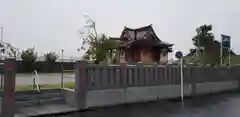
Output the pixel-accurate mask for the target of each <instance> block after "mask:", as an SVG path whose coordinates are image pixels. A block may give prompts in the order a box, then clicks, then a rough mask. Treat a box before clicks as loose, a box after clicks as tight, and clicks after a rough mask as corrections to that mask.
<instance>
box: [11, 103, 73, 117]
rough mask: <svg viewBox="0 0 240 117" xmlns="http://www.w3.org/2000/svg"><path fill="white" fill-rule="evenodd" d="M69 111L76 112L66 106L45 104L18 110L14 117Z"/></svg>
mask: <svg viewBox="0 0 240 117" xmlns="http://www.w3.org/2000/svg"><path fill="white" fill-rule="evenodd" d="M70 111H77V109H76V108H73V107H71V106H69V105H67V104H46V105H41V106H29V107H23V108H18V109H17V110H16V112H15V115H14V117H29V116H38V115H44V114H56V113H64V112H70Z"/></svg>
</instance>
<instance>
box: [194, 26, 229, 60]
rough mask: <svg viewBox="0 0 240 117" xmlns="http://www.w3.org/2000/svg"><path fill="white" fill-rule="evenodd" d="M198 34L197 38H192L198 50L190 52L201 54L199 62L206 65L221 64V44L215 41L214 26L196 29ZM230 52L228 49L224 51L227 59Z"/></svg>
mask: <svg viewBox="0 0 240 117" xmlns="http://www.w3.org/2000/svg"><path fill="white" fill-rule="evenodd" d="M196 33H197V34H196V36H194V37H193V38H192V41H193V45H194V46H195V48H196V49H190V52H191V53H192V52H194V53H198V54H199V57H198V59H199V62H202V63H204V64H219V63H220V47H221V42H219V41H218V40H215V39H214V35H213V33H212V25H206V24H205V25H202V26H200V27H198V28H197V29H196ZM193 50H195V51H193ZM228 51H229V50H228V49H227V48H224V49H223V56H224V57H226V55H227V54H228ZM231 53H232V52H231Z"/></svg>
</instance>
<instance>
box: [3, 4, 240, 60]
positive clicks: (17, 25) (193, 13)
mask: <svg viewBox="0 0 240 117" xmlns="http://www.w3.org/2000/svg"><path fill="white" fill-rule="evenodd" d="M239 6H240V0H0V26H3V27H4V40H5V41H7V42H9V43H11V44H12V45H14V46H15V47H18V48H22V49H24V48H29V47H36V49H37V51H38V53H39V54H43V53H44V52H48V51H55V52H59V51H60V50H61V49H64V50H65V53H64V54H65V55H67V56H75V57H76V56H80V55H82V54H83V53H78V52H77V48H78V47H80V44H81V42H80V39H79V34H78V30H80V29H81V28H82V27H83V26H84V21H85V18H84V17H83V15H84V14H88V16H89V17H91V19H93V20H94V21H95V22H96V26H97V30H98V32H99V33H105V34H106V35H108V36H114V37H118V36H120V33H121V31H122V30H123V28H124V26H128V27H130V28H137V27H142V26H145V25H149V24H153V27H154V29H155V31H156V34H157V35H158V36H159V37H160V39H161V40H163V41H166V42H169V43H174V44H175V45H174V50H181V51H183V52H184V53H187V52H188V51H189V48H191V47H192V41H191V38H192V37H193V36H194V35H195V29H196V27H198V26H200V25H202V24H212V25H213V32H214V34H215V36H216V39H217V40H220V34H221V33H224V34H227V35H230V36H231V37H232V48H233V50H234V51H235V52H237V53H240V7H239Z"/></svg>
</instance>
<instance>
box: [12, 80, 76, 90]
mask: <svg viewBox="0 0 240 117" xmlns="http://www.w3.org/2000/svg"><path fill="white" fill-rule="evenodd" d="M60 87H61V86H60V84H42V85H40V89H54V88H60ZM64 88H70V89H74V82H68V83H64ZM15 90H16V91H28V90H33V85H19V86H16V89H15Z"/></svg>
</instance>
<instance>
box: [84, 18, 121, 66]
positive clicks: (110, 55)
mask: <svg viewBox="0 0 240 117" xmlns="http://www.w3.org/2000/svg"><path fill="white" fill-rule="evenodd" d="M87 24H88V25H87V26H84V27H85V28H88V29H87V30H88V31H87V33H84V32H80V34H82V35H84V36H82V38H81V40H82V45H81V50H85V51H86V52H85V54H84V56H83V59H85V60H92V61H94V63H97V64H98V63H100V62H102V61H104V60H107V59H112V60H113V59H115V58H114V57H115V51H114V50H115V49H116V47H117V43H116V41H114V40H109V38H108V37H107V36H106V35H104V34H100V35H99V34H98V33H97V31H96V23H95V22H94V21H93V20H91V19H88V20H87Z"/></svg>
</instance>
